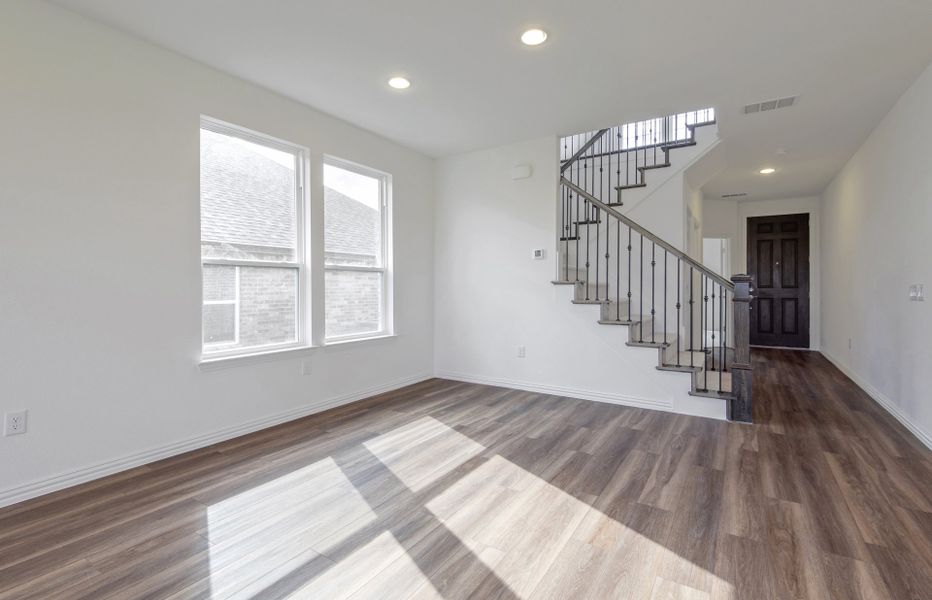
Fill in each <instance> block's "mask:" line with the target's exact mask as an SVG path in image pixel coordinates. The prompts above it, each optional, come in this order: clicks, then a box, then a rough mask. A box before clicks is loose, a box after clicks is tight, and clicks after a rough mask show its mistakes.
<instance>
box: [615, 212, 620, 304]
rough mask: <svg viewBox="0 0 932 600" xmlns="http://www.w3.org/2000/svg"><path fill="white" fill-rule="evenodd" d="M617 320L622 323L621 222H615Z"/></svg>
mask: <svg viewBox="0 0 932 600" xmlns="http://www.w3.org/2000/svg"><path fill="white" fill-rule="evenodd" d="M615 320H616V321H621V221H618V220H616V221H615Z"/></svg>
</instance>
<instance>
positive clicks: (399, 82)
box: [388, 77, 411, 90]
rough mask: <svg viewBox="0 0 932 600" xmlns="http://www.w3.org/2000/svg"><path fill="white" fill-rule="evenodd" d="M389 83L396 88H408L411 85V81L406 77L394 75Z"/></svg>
mask: <svg viewBox="0 0 932 600" xmlns="http://www.w3.org/2000/svg"><path fill="white" fill-rule="evenodd" d="M388 85H390V86H392V87H393V88H395V89H396V90H406V89H408V88H409V87H411V82H410V81H408V80H407V79H405V78H404V77H392V78H391V79H389V80H388Z"/></svg>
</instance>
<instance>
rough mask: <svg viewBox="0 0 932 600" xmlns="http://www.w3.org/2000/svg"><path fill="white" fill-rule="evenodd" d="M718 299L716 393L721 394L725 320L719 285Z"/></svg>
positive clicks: (723, 300)
mask: <svg viewBox="0 0 932 600" xmlns="http://www.w3.org/2000/svg"><path fill="white" fill-rule="evenodd" d="M718 299H719V303H718V304H719V306H718V333H719V338H718V353H719V358H718V359H719V363H718V393H719V394H721V393H722V392H723V391H724V390H723V389H722V379H723V378H724V375H722V373H724V372H725V332H724V330H723V322H724V321H723V319H724V318H725V315H724V314H723V313H722V310H723V307H724V306H725V291H724V288H723V287H722V286H721V285H719V286H718Z"/></svg>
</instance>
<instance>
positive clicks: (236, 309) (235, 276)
mask: <svg viewBox="0 0 932 600" xmlns="http://www.w3.org/2000/svg"><path fill="white" fill-rule="evenodd" d="M205 264H208V265H209V264H212V263H209V262H204V261H203V259H202V261H201V276H202V277H203V269H204V265H205ZM201 289H202V290H203V284H202V285H201ZM202 293H203V292H202ZM222 304H232V305H233V340H232V341H229V342H205V341H203V335H202V336H201V344H202V345H203V346H204V348H205V349H206V348H223V347H226V346H231V345H236V344H238V343H239V267H238V266H235V267H233V299H232V300H204V302H203V305H204V306H219V305H222ZM203 326H204V320H203V316H202V317H201V327H202V328H203ZM217 352H219V350H212V351H211V352H210V354H211V355H213V354H216V353H217Z"/></svg>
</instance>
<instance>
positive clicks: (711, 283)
mask: <svg viewBox="0 0 932 600" xmlns="http://www.w3.org/2000/svg"><path fill="white" fill-rule="evenodd" d="M709 291H711V292H712V310H711V311H709V322H708V323H706V326H707V327H708V328H709V331H710V332H711V333H712V371H713V372H714V371H715V282H714V281H712V280H711V279H709Z"/></svg>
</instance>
